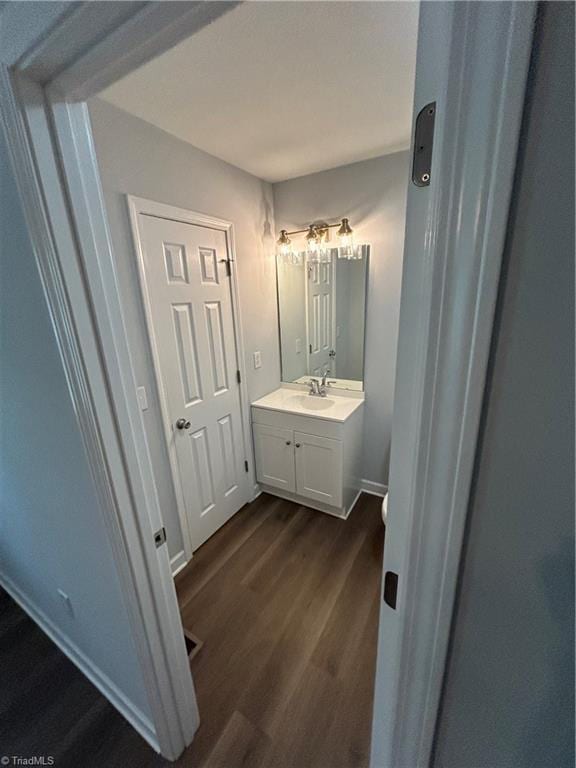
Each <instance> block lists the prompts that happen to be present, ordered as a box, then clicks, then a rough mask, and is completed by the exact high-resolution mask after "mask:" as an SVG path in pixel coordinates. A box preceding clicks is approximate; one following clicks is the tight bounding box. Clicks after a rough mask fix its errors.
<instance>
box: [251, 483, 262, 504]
mask: <svg viewBox="0 0 576 768" xmlns="http://www.w3.org/2000/svg"><path fill="white" fill-rule="evenodd" d="M261 493H262V488H260V486H259V485H258V483H256V484H255V485H254V488H253V489H252V498H251V499H250V501H256V499H257V498H258V496H260V494H261Z"/></svg>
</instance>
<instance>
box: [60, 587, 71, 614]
mask: <svg viewBox="0 0 576 768" xmlns="http://www.w3.org/2000/svg"><path fill="white" fill-rule="evenodd" d="M58 596H59V597H60V599H61V600H62V603H63V604H64V606H65V607H66V611H67V612H68V615H69V616H74V609H73V608H72V602H71V600H70V597H69V596H68V595H67V594H66V592H64V590H63V589H59V590H58Z"/></svg>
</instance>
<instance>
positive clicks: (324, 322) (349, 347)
mask: <svg viewBox="0 0 576 768" xmlns="http://www.w3.org/2000/svg"><path fill="white" fill-rule="evenodd" d="M369 250H370V249H369V246H362V258H356V259H342V258H338V257H337V253H336V251H334V252H333V253H332V254H331V255H330V256H328V257H327V258H326V260H324V261H318V262H306V261H303V262H302V263H294V262H293V261H292V260H287V259H285V258H283V257H282V256H280V255H279V256H278V257H277V276H278V279H277V286H278V314H279V320H280V351H281V362H282V381H284V382H290V383H308V381H309V380H310V378H312V377H314V378H320V377H322V376H323V375H324V374H325V373H326V374H327V381H328V384H329V386H331V387H336V388H341V389H352V390H358V391H361V390H363V389H364V330H365V317H366V291H367V282H368V279H367V278H368V256H369Z"/></svg>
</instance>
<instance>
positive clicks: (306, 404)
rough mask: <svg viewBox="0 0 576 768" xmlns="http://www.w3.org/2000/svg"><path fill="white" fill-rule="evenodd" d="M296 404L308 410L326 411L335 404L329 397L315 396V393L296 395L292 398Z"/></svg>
mask: <svg viewBox="0 0 576 768" xmlns="http://www.w3.org/2000/svg"><path fill="white" fill-rule="evenodd" d="M290 400H291V401H292V402H293V403H294V405H297V406H299V407H300V408H304V409H306V410H307V411H326V410H328V408H332V406H333V405H334V404H335V401H334V400H331V399H330V398H329V397H315V396H314V395H294V396H293V397H291V398H290Z"/></svg>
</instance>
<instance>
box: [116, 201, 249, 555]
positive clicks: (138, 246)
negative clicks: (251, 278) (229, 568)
mask: <svg viewBox="0 0 576 768" xmlns="http://www.w3.org/2000/svg"><path fill="white" fill-rule="evenodd" d="M126 199H127V202H128V211H129V217H130V225H131V229H132V237H133V242H134V248H135V253H136V260H137V263H138V277H139V281H140V295H141V297H142V301H143V305H144V314H145V317H146V329H147V334H146V335H147V338H148V343H149V345H150V349H151V352H152V360H153V363H154V378H155V381H156V387H157V390H158V399H159V401H160V407H161V410H162V419H163V422H164V425H165V441H166V447H167V450H168V456H169V458H170V468H171V470H172V479H173V483H174V489H175V492H176V500H177V504H178V515H179V517H180V521H181V524H182V534H183V539H184V549H185V552H186V555H187V557H188V559H190V557H191V556H192V551H193V549H194V546H193V544H194V542H193V540H192V533H191V529H190V524H189V521H188V518H187V515H186V507H185V504H184V497H183V493H182V487H181V483H180V469H179V465H178V460H177V457H176V449H175V446H174V441H173V440H172V433H171V429H170V426H169V425H170V418H169V409H168V401H167V398H166V392H165V391H164V384H163V381H162V377H161V375H160V370H161V368H160V358H159V354H158V349H157V346H156V339H155V334H154V326H153V322H152V307H151V303H150V292H149V290H148V283H147V277H146V269H145V264H144V251H143V248H142V238H141V232H140V224H139V220H138V217H139V216H140V215H141V214H142V215H147V216H156V217H158V218H163V219H167V220H169V221H180V222H183V223H185V224H193V225H195V226H200V227H208V228H210V229H216V230H218V231H219V232H223V233H224V235H225V237H226V248H227V252H228V259H229V261H230V298H231V305H232V322H233V325H234V345H235V352H236V365H237V368H238V370H239V371H240V421H241V425H242V444H243V446H244V457H245V459H246V461H248V472H246V473H244V475H245V476H244V477H243V491H244V493H243V503H244V504H246V503H248V502H249V501H250V489H251V488H252V486H253V485H254V482H255V462H254V456H253V445H252V440H251V439H250V401H249V399H248V390H247V387H246V379H247V377H246V362H245V360H246V358H245V355H244V345H243V339H242V324H241V319H240V318H241V315H240V295H239V290H240V289H239V285H238V271H237V269H236V251H235V243H234V225H233V224H232V222H231V221H227V220H226V219H220V218H217V217H214V216H208V215H206V214H204V213H198V212H196V211H191V210H187V209H185V208H178V207H177V206H174V205H167V204H165V203H158V202H155V201H153V200H147V199H144V198H142V197H136V196H134V195H126Z"/></svg>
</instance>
